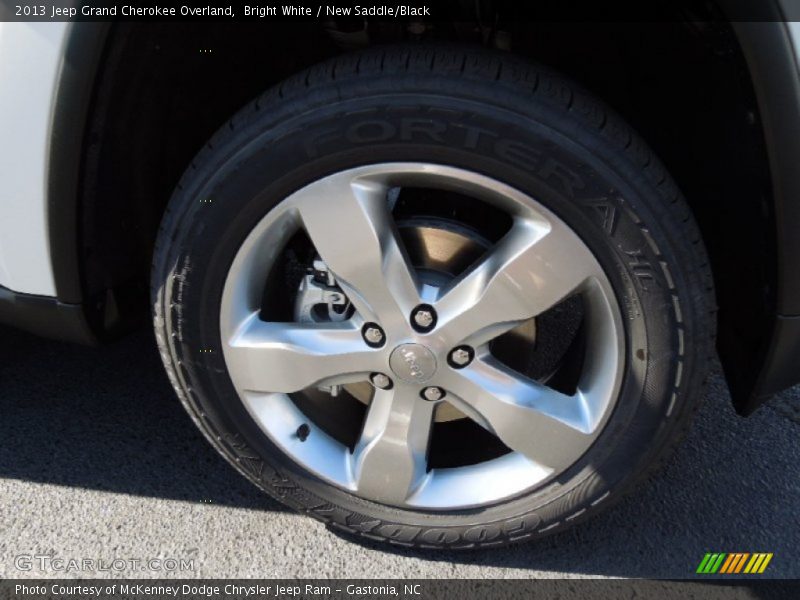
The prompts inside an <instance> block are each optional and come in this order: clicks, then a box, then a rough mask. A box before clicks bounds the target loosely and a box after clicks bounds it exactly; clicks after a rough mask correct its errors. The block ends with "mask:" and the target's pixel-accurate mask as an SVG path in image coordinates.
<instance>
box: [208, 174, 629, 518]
mask: <svg viewBox="0 0 800 600" xmlns="http://www.w3.org/2000/svg"><path fill="white" fill-rule="evenodd" d="M343 173H348V174H350V175H351V176H352V177H353V178H358V177H362V176H363V177H368V178H375V177H382V178H386V179H387V180H390V181H392V182H394V183H396V184H397V185H419V184H425V185H426V186H430V187H440V188H442V189H447V190H454V191H459V192H462V193H466V194H469V195H472V196H473V197H478V198H480V199H482V200H485V201H488V202H490V203H492V204H494V205H495V206H498V207H500V208H502V209H504V210H506V211H507V212H509V214H511V215H512V216H525V217H526V218H531V217H534V218H539V217H541V218H544V219H546V220H554V221H558V222H560V223H563V224H564V225H565V226H566V227H567V229H568V230H569V231H570V232H572V233H573V234H575V236H576V238H578V236H577V234H576V233H575V232H574V230H572V228H571V227H569V226H568V225H566V223H564V222H563V220H561V219H560V218H559V217H558V216H557V215H556V214H555V213H553V212H552V211H551V210H550V209H548V208H547V207H545V206H544V205H542V204H541V203H540V202H538V201H537V200H535V199H534V198H532V197H531V196H529V195H527V194H525V193H523V192H520V191H519V190H517V189H515V188H513V187H511V186H509V185H507V184H504V183H502V182H499V181H497V180H495V179H493V178H491V177H489V176H486V175H483V174H480V173H477V172H474V171H468V170H465V169H461V168H457V167H452V166H447V165H440V164H435V163H428V162H425V163H419V162H394V163H377V164H372V165H365V166H361V167H356V168H352V169H347V170H344V171H339V172H337V173H334V174H331V175H330V176H334V175H340V174H343ZM321 179H325V178H321ZM317 181H320V180H317ZM313 183H315V182H310V183H309V184H307V185H311V184H313ZM304 187H306V186H303V188H300V190H298V191H297V192H295V193H293V194H290V195H289V196H287V197H286V198H285V199H284V200H283V201H282V202H280V203H279V204H277V205H276V206H275V207H274V208H273V209H272V210H270V211H269V212H268V213H267V214H266V215H265V216H264V217H262V218H261V220H260V221H259V222H258V223H257V224H256V225H255V226H254V228H253V229H252V230H251V231H250V233H249V234H248V236H247V237H246V239H245V241H244V242H243V243H242V245H241V246H240V248H239V249H238V251H237V253H236V256H235V257H234V260H233V262H232V264H231V267H230V269H229V272H228V275H227V277H226V281H225V284H224V288H223V294H222V301H221V310H220V323H219V325H220V334H221V338H222V341H223V343H222V348H223V354H225V355H226V356H225V358H226V361H227V360H228V357H227V352H226V350H225V349H226V348H227V344H226V343H225V340H228V339H231V337H232V336H233V335H234V334H235V332H236V331H237V329H238V327H239V326H240V325H241V323H242V322H243V321H244V320H245V319H246V318H250V317H252V314H253V313H254V312H256V311H258V310H259V308H260V301H261V297H262V294H263V285H261V284H259V283H257V282H264V281H266V276H267V273H268V272H269V269H270V268H271V267H272V265H273V264H274V262H275V260H276V259H277V258H278V256H279V254H280V252H282V250H283V248H284V246H285V244H286V242H287V241H288V239H289V238H290V237H291V235H293V233H294V232H296V231H297V230H298V229H299V228H301V227H302V225H301V223H300V219H299V216H298V214H297V211H296V207H295V206H294V205H293V202H292V199H293V197H295V195H296V194H297V193H298V192H300V191H301V190H302V189H304ZM578 240H579V242H580V243H581V244H584V242H582V241H580V239H579V238H578ZM584 246H585V244H584ZM590 252H591V251H590ZM591 254H592V256H593V257H594V253H591ZM595 260H596V258H595ZM598 269H599V271H600V272H602V273H603V277H602V280H600V281H597V282H595V283H596V284H597V285H596V286H595V288H594V289H593V290H591V291H590V294H589V295H590V296H591V297H592V298H591V299H590V302H588V303H587V306H588V309H589V310H588V313H589V314H588V318H589V319H590V321H591V322H592V324H593V327H595V328H598V330H599V333H591V334H590V337H593V338H594V339H591V340H590V342H589V344H587V356H588V353H589V351H590V350H589V346H592V347H593V348H594V349H595V351H597V350H598V349H600V350H603V352H602V353H603V354H604V355H605V358H604V359H603V360H600V361H599V362H591V361H590V362H591V364H590V367H591V368H593V369H594V370H595V371H597V374H596V378H595V379H596V386H597V387H598V388H602V391H603V392H602V394H601V395H602V396H604V397H605V398H606V401H605V402H604V404H603V406H601V407H600V408H599V412H598V414H599V417H598V418H597V419H596V423H597V425H596V427H595V429H594V431H593V433H592V436H591V441H590V443H589V444H588V445H587V447H586V448H585V449H584V450H583V452H581V454H580V455H578V456H576V457H575V461H574V462H577V461H578V460H579V459H580V456H582V455H583V454H584V453H585V451H586V450H588V447H589V446H590V445H591V443H593V442H594V440H595V439H596V438H597V437H598V436H599V434H600V432H601V431H602V430H603V429H604V427H605V424H606V422H607V420H608V418H609V416H610V414H611V412H612V411H613V408H614V406H615V405H616V400H617V397H618V394H619V390H620V388H621V382H622V375H623V371H624V354H625V335H624V329H623V326H622V319H621V313H620V308H619V305H618V303H617V301H616V296H615V294H614V291H613V288H612V286H611V283H610V281H609V280H608V277H607V276H606V275H605V272H604V271H603V269H602V267H600V266H599V263H598ZM417 342H418V340H414V339H409V340H408V343H417ZM399 345H402V344H399ZM609 345H610V346H611V348H612V351H611V352H608V347H609ZM397 346H398V345H395V346H393V348H392V349H391V350H394V349H396V347H397ZM593 361H594V359H593ZM438 368H439V369H441V368H446V366H445V365H438ZM429 380H430V378H429V379H428V380H426V381H429ZM232 383H233V385H234V388H236V391H237V393H238V395H239V397H240V399H241V400H242V402H243V404H244V406H245V408H246V409H247V412H248V414H249V415H250V416H251V418H253V419H254V421H255V422H256V424H257V425H258V427H259V429H260V430H261V431H262V432H263V433H264V434H265V435H266V436H267V437H268V438H269V439H270V440H271V441H272V442H273V443H274V444H275V445H277V446H278V447H279V448H280V449H281V450H282V451H283V452H284V453H285V454H286V455H287V456H288V457H289V458H290V459H291V460H293V461H294V462H295V463H297V464H299V465H300V466H301V467H303V468H305V469H306V470H308V471H310V472H312V473H313V474H314V475H316V476H317V477H319V478H320V479H322V480H324V481H326V482H328V483H331V484H333V485H335V486H336V487H339V488H341V489H343V490H345V491H347V492H350V493H354V494H356V495H359V496H361V497H366V496H363V495H361V494H358V493H357V489H356V485H355V474H354V473H353V467H352V464H351V461H350V460H349V454H350V452H349V449H348V448H347V447H346V446H344V445H343V444H341V443H339V442H338V441H335V440H334V439H333V438H331V437H330V436H327V434H325V433H324V432H322V431H321V430H319V429H318V428H317V430H316V431H315V434H314V435H312V436H310V437H309V438H308V440H306V441H305V442H299V440H298V439H296V436H293V433H294V432H295V431H296V430H297V428H298V427H299V426H300V425H301V424H303V423H307V422H309V419H308V418H307V417H305V416H304V415H303V414H302V412H301V411H300V410H299V409H298V408H297V407H296V406H295V405H294V403H293V402H292V400H291V398H290V397H289V395H288V394H282V393H271V392H264V393H257V392H251V391H246V390H243V389H242V388H241V387H240V386H238V385H237V383H236V381H232ZM598 393H599V392H598ZM574 462H573V463H571V464H574ZM567 468H569V467H567ZM563 471H564V469H562V470H561V471H553V470H552V469H548V468H547V467H543V466H542V465H540V464H537V463H535V462H533V461H531V460H529V459H527V458H526V457H525V456H523V455H522V454H520V453H518V452H513V451H512V452H511V453H510V454H506V455H503V456H501V457H499V458H495V459H491V460H488V461H485V462H482V463H478V464H475V465H468V466H462V467H455V468H444V469H432V470H430V471H429V472H428V473H427V475H426V476H425V478H424V480H423V482H422V483H420V485H418V486H417V489H416V491H415V492H414V493H412V494H411V495H410V496H409V497H408V498H407V499H406V501H405V502H404V503H403V504H402V505H400V506H401V507H408V508H415V509H431V510H445V511H446V510H460V509H466V508H474V507H479V506H486V505H489V504H494V503H497V502H499V501H504V500H508V499H510V498H513V497H516V496H519V495H520V494H522V493H524V492H526V491H528V490H531V489H532V488H534V487H540V486H541V485H543V484H544V483H546V482H547V481H549V480H551V479H552V478H554V477H555V476H556V475H558V474H559V473H560V472H563ZM453 490H458V493H457V494H454V492H453ZM366 499H368V500H370V499H371V498H369V497H366Z"/></svg>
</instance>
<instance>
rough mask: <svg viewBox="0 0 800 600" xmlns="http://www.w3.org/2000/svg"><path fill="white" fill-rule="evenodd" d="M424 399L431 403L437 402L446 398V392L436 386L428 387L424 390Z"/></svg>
mask: <svg viewBox="0 0 800 600" xmlns="http://www.w3.org/2000/svg"><path fill="white" fill-rule="evenodd" d="M422 397H423V398H425V400H429V401H430V402H436V401H437V400H441V399H442V398H444V390H443V389H442V388H438V387H436V386H431V387H426V388H425V389H424V390H422Z"/></svg>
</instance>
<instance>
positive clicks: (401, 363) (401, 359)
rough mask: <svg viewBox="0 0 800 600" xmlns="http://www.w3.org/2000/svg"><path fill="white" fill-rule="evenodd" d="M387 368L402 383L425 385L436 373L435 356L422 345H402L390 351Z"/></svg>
mask: <svg viewBox="0 0 800 600" xmlns="http://www.w3.org/2000/svg"><path fill="white" fill-rule="evenodd" d="M389 366H390V367H391V369H392V372H393V373H394V374H395V375H397V377H398V378H400V379H402V380H403V381H407V382H409V383H425V382H426V381H430V379H431V378H432V377H433V376H434V374H435V373H436V356H435V355H434V354H433V352H431V351H430V349H429V348H428V347H427V346H423V345H422V344H402V345H400V346H398V347H397V348H395V349H394V350H393V351H392V354H391V356H390V357H389Z"/></svg>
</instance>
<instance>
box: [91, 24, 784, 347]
mask: <svg viewBox="0 0 800 600" xmlns="http://www.w3.org/2000/svg"><path fill="white" fill-rule="evenodd" d="M334 25H336V24H334ZM507 29H508V30H507V31H502V32H500V33H502V35H500V34H499V33H498V32H496V35H495V36H494V37H493V38H492V39H491V40H490V41H489V42H488V43H490V44H494V45H496V46H498V47H501V48H502V49H504V50H505V51H509V52H514V53H517V54H520V55H522V56H525V57H527V58H530V59H531V60H534V61H537V62H540V63H544V64H547V65H550V66H552V67H553V68H554V69H557V70H559V71H561V72H562V73H565V74H567V75H569V76H571V77H572V78H574V79H576V80H578V81H579V82H580V83H581V84H583V85H584V86H585V87H587V88H588V89H590V90H591V91H592V92H594V93H595V94H597V95H598V96H599V97H601V98H603V99H604V100H605V101H606V102H608V103H609V104H610V105H611V106H612V107H614V108H615V109H616V110H617V111H618V112H619V113H621V114H622V116H623V117H624V118H625V119H627V120H628V121H629V122H630V123H631V124H632V125H633V126H634V127H635V128H636V129H637V130H638V131H639V132H640V133H641V134H642V136H643V137H644V138H645V139H646V140H647V141H648V142H649V143H650V145H651V146H652V147H653V148H654V149H655V151H656V153H657V154H658V155H659V156H660V157H661V158H662V160H663V161H664V162H665V163H666V165H667V168H668V169H669V170H670V172H671V173H672V174H673V176H674V177H675V178H676V180H677V181H678V183H679V185H680V186H681V188H682V190H683V192H684V194H685V195H686V197H687V199H688V201H689V204H690V206H691V207H692V210H693V211H694V214H695V216H696V218H697V220H698V222H699V224H700V228H701V231H702V233H703V236H704V239H705V242H706V245H707V247H708V250H709V255H710V258H711V262H712V268H713V272H714V278H715V285H716V288H717V293H718V301H719V307H720V314H719V319H720V330H721V333H723V334H724V333H725V332H726V331H729V332H733V333H734V334H735V336H736V337H737V339H740V340H745V342H746V343H754V344H755V343H760V341H761V339H760V338H763V337H764V335H765V331H766V329H767V328H768V319H769V318H770V314H771V312H772V310H773V308H772V307H773V302H774V299H773V297H772V294H774V290H775V283H776V277H777V276H776V272H775V263H776V259H775V248H774V242H773V239H774V233H773V232H774V223H773V214H772V202H771V191H770V173H769V164H768V160H767V155H766V150H765V147H764V139H763V132H762V128H761V123H760V118H759V114H758V110H757V107H756V100H755V95H754V92H753V89H752V83H751V79H750V76H749V74H748V71H747V68H746V66H745V63H744V60H743V58H742V55H741V50H740V48H739V45H738V43H737V41H736V37H735V35H734V33H733V31H732V29H731V28H730V26H729V25H727V24H724V23H721V22H718V21H717V22H713V21H711V22H708V23H700V22H697V21H695V22H689V21H685V22H681V21H678V20H675V19H671V20H664V21H663V22H660V23H654V24H650V25H647V26H643V25H641V24H633V23H631V24H617V25H606V24H603V25H600V24H597V23H587V24H581V23H563V24H531V23H528V24H510V25H509V26H508V28H507ZM415 37H424V38H426V39H429V38H431V37H432V38H435V39H442V40H447V41H459V42H464V43H487V41H486V37H485V36H482V35H480V32H478V33H477V34H476V32H475V29H474V28H470V27H460V26H450V27H447V28H444V29H436V27H432V28H429V29H428V30H427V31H426V32H425V33H423V34H419V33H416V34H413V35H412V34H410V33H409V31H407V30H405V29H403V28H402V27H400V26H388V27H387V26H380V25H379V24H376V25H373V26H372V27H369V28H368V29H367V30H366V31H365V30H363V29H362V28H361V26H360V25H358V26H353V24H352V23H350V24H345V25H344V26H341V25H336V26H331V24H327V26H321V25H317V24H313V23H311V24H307V25H306V24H299V23H297V24H292V26H291V27H287V26H286V25H285V24H284V25H281V24H272V25H269V24H267V25H264V24H254V25H249V24H233V25H228V26H225V25H220V24H216V23H215V24H212V25H205V24H198V23H193V24H191V25H185V24H172V23H165V24H137V23H120V24H116V25H114V26H113V27H112V29H111V31H110V32H109V35H108V41H107V43H106V46H105V50H104V56H103V59H102V61H101V68H100V70H99V73H98V76H97V80H96V85H95V88H94V89H95V92H94V98H93V101H92V104H91V107H90V110H89V119H88V125H87V132H86V134H85V136H84V143H83V158H82V167H81V187H80V193H79V219H80V227H79V231H80V240H79V248H78V252H79V263H80V265H81V280H82V288H83V293H84V298H85V299H86V300H88V302H86V306H88V307H90V309H91V310H92V311H94V312H95V313H96V314H95V315H94V317H93V318H92V319H91V321H92V322H94V323H95V324H96V326H97V327H100V328H103V329H105V330H107V331H108V330H115V329H120V328H123V327H125V326H127V325H129V324H132V323H135V322H136V321H137V320H139V319H142V318H145V317H146V316H147V314H148V310H147V306H148V304H147V297H148V293H147V289H148V277H149V270H150V260H151V253H152V249H153V245H154V240H155V237H156V235H157V232H158V226H159V222H160V220H161V216H162V213H163V211H164V207H165V205H166V203H167V201H168V199H169V197H170V195H171V193H172V190H173V189H174V188H175V186H176V185H177V182H178V180H179V178H180V176H181V174H182V172H183V171H184V170H185V168H186V167H187V166H188V165H189V163H190V162H191V160H192V158H193V156H194V155H195V154H196V153H197V151H198V150H199V149H200V148H201V147H202V146H203V144H205V143H206V141H207V139H208V138H209V137H210V136H211V135H212V134H213V132H214V131H215V130H216V129H217V128H218V127H220V126H221V125H222V124H223V123H225V122H226V120H227V119H228V118H229V117H230V116H231V115H232V114H233V113H234V112H236V110H237V109H238V108H240V107H241V106H242V105H244V104H245V103H247V102H248V101H249V100H251V99H252V98H253V97H255V96H257V95H258V94H259V93H260V92H262V91H263V90H265V89H267V88H268V87H270V86H272V85H273V84H275V83H276V82H279V81H281V80H282V79H284V78H285V77H287V76H288V75H290V74H292V73H295V72H297V71H299V70H302V69H303V68H305V67H307V66H309V65H312V64H314V63H316V62H319V61H320V60H323V59H325V58H327V57H329V56H332V55H334V54H337V53H340V52H343V51H345V50H346V49H348V48H349V47H353V46H356V47H357V46H359V45H364V44H367V43H386V42H402V41H407V42H408V43H413V38H415ZM745 317H746V318H745Z"/></svg>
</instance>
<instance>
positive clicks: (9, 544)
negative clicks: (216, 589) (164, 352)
mask: <svg viewBox="0 0 800 600" xmlns="http://www.w3.org/2000/svg"><path fill="white" fill-rule="evenodd" d="M798 359H799V360H800V357H798ZM798 367H799V368H800V364H799V365H798ZM799 438H800V387H796V388H793V389H792V390H789V391H787V392H785V393H783V394H781V395H780V396H779V397H778V398H776V399H775V400H774V401H772V402H771V403H770V404H769V405H768V406H765V407H763V408H761V409H760V410H759V411H757V412H756V413H755V414H754V415H753V416H751V417H749V418H742V417H739V416H737V415H736V413H735V412H734V411H733V409H732V407H731V404H730V398H729V396H728V392H727V390H726V388H725V385H724V383H723V382H722V380H721V378H720V377H718V376H716V377H715V378H714V379H713V381H712V385H711V387H710V390H709V393H708V395H707V398H706V399H705V403H704V405H703V408H702V409H701V410H700V412H699V414H698V415H697V418H696V419H695V421H694V424H693V426H692V428H691V431H690V433H689V435H688V436H687V439H686V440H685V442H684V443H683V444H682V446H681V447H680V449H679V450H678V451H677V453H676V454H675V456H674V458H673V459H672V460H671V461H670V462H669V463H668V464H667V466H666V467H665V468H664V469H663V470H662V471H661V472H660V473H659V474H658V475H657V476H655V478H654V479H653V480H652V481H651V482H649V484H647V485H645V486H643V487H641V488H639V489H638V491H636V492H635V493H633V494H632V495H630V496H629V497H628V498H626V499H625V500H623V501H622V502H621V503H620V504H618V505H617V506H616V507H614V508H613V509H611V511H609V512H606V513H604V514H603V515H601V516H599V517H597V518H595V519H594V520H592V521H590V522H588V523H586V524H584V525H582V526H580V527H579V528H578V529H576V530H574V531H572V532H567V533H564V534H561V535H558V536H554V537H550V538H548V539H546V540H544V541H541V542H538V543H533V544H527V545H520V546H515V547H511V548H506V549H500V550H492V551H479V552H458V553H454V552H442V553H436V552H419V551H408V550H404V549H395V548H384V547H382V546H379V545H374V544H364V543H360V544H359V543H354V542H352V541H350V540H348V539H345V538H342V537H340V536H338V535H336V534H335V533H333V532H330V531H328V530H327V529H326V528H325V527H324V526H323V525H321V524H320V523H318V522H316V521H314V520H312V519H310V518H307V517H302V516H299V515H296V514H294V513H292V512H290V511H287V510H285V509H284V508H282V507H281V506H280V505H278V504H277V503H275V502H274V501H272V500H271V499H269V498H268V497H266V496H265V495H263V494H262V493H260V492H259V491H258V490H256V489H255V488H254V487H252V486H251V485H250V484H249V483H248V482H247V481H245V480H244V479H243V478H242V477H241V476H239V475H238V474H237V473H236V472H235V471H234V470H233V469H232V468H230V467H229V466H228V465H227V464H226V463H225V462H224V461H223V459H222V458H220V457H219V456H218V455H217V453H216V452H215V451H214V450H213V449H212V448H211V447H210V446H209V445H208V444H207V443H206V441H205V440H204V439H203V437H202V436H201V435H200V434H199V433H198V432H197V431H196V430H195V428H194V426H193V424H192V423H191V421H190V419H189V417H188V416H187V415H186V414H185V413H184V412H183V409H182V408H181V406H180V404H179V403H178V401H177V400H176V398H175V397H174V395H173V392H172V389H171V387H170V385H169V383H168V381H167V378H166V376H165V375H164V373H163V369H162V366H161V363H160V361H159V358H158V355H157V353H156V351H155V347H154V342H153V339H152V336H151V335H150V334H149V333H148V332H140V333H137V334H135V335H133V336H132V337H129V338H127V339H124V340H122V341H120V342H117V343H114V344H112V345H110V346H106V347H103V348H85V347H80V346H74V345H70V344H65V343H59V342H53V341H47V340H41V339H38V338H35V337H33V336H30V335H27V334H24V333H20V332H17V331H14V330H11V329H6V328H0V578H8V577H65V576H68V577H92V576H116V577H152V576H163V575H169V576H177V577H269V578H272V577H276V578H290V577H340V578H348V577H376V578H380V577H401V578H406V577H414V578H417V577H421V578H456V577H458V578H460V577H468V578H509V577H537V578H538V577H570V578H572V577H575V578H578V577H658V578H683V577H692V576H693V575H694V571H695V568H696V567H697V564H698V563H699V562H700V560H701V559H702V557H703V555H704V554H705V553H706V552H772V553H774V557H773V559H772V562H771V564H770V565H769V567H768V569H767V571H766V573H765V574H764V576H765V577H766V576H770V577H800V443H798V440H799ZM42 556H44V557H47V558H41V557H42ZM26 557H27V558H26ZM37 557H39V558H37ZM59 559H60V560H59ZM83 559H89V560H93V561H95V564H96V565H104V566H105V567H106V570H104V571H102V572H91V571H90V572H86V571H82V570H80V569H81V568H80V567H78V568H73V567H76V566H77V565H80V564H83V565H84V566H85V565H86V564H87V563H81V562H80V561H82V560H83ZM152 559H157V560H160V561H162V562H163V563H166V565H165V564H161V563H154V564H156V565H159V564H160V567H159V569H160V570H155V571H154V570H151V569H154V568H155V567H154V564H153V563H149V561H151V560H152ZM181 559H182V560H183V561H184V568H183V570H181V564H180V561H181ZM71 560H72V561H76V562H69V561H71ZM120 560H124V561H126V562H125V565H124V566H123V564H122V563H121V562H120ZM169 560H175V561H176V562H175V563H173V562H168V561H169ZM114 561H116V562H114ZM133 561H135V562H133ZM145 564H149V566H147V567H146V566H144V565H145ZM54 565H58V566H57V567H56V566H54ZM172 567H175V568H172ZM90 568H95V567H90ZM64 569H68V570H67V571H65V570H64Z"/></svg>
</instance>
